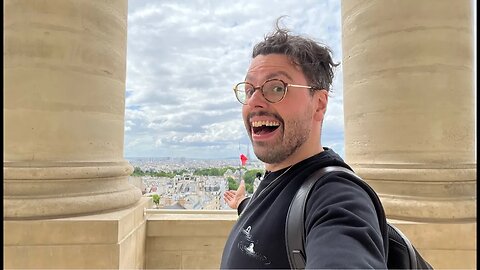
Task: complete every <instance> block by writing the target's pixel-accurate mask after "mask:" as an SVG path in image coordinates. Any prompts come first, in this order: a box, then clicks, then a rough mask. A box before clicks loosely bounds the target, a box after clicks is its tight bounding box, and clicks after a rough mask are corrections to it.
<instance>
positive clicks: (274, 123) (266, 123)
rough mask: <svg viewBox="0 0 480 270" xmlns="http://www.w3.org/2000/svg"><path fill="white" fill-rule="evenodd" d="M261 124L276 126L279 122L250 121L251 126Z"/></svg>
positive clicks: (259, 125)
mask: <svg viewBox="0 0 480 270" xmlns="http://www.w3.org/2000/svg"><path fill="white" fill-rule="evenodd" d="M261 126H267V127H277V126H280V123H278V122H276V121H255V122H252V127H261Z"/></svg>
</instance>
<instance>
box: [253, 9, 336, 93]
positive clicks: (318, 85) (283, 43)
mask: <svg viewBox="0 0 480 270" xmlns="http://www.w3.org/2000/svg"><path fill="white" fill-rule="evenodd" d="M281 19H282V17H280V18H278V19H277V21H276V24H275V29H274V32H272V33H270V34H268V35H266V36H265V39H264V40H263V41H261V42H259V43H257V44H256V45H255V47H254V48H253V52H252V58H255V57H256V56H258V55H268V54H272V53H279V54H285V55H287V56H288V57H289V58H290V60H292V61H293V63H295V64H296V65H298V66H299V67H300V68H301V69H302V71H303V73H304V75H305V77H306V79H307V81H308V83H309V84H311V86H313V87H315V89H326V90H327V91H329V92H330V87H331V85H332V82H333V76H334V69H335V67H337V66H338V65H340V63H334V62H333V59H332V55H331V54H332V51H331V49H330V48H329V47H328V46H326V45H324V44H321V43H319V42H316V41H314V40H313V39H310V38H308V37H303V36H298V35H291V34H290V30H288V29H286V28H281V27H280V26H279V23H280V20H281Z"/></svg>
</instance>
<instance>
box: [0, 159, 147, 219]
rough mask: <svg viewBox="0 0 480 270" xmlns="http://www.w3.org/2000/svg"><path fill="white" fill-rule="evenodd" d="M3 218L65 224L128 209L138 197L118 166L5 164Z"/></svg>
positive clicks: (126, 168) (126, 170) (128, 169)
mask: <svg viewBox="0 0 480 270" xmlns="http://www.w3.org/2000/svg"><path fill="white" fill-rule="evenodd" d="M3 165H4V167H3V175H4V180H3V183H4V184H3V187H4V194H3V199H4V200H3V202H4V205H3V211H4V214H3V217H4V219H7V220H14V219H39V218H64V217H69V216H79V215H88V214H96V213H102V212H106V211H115V210H116V209H122V208H126V207H130V206H131V205H133V204H135V203H136V202H137V201H138V200H139V199H140V198H141V196H142V192H141V191H140V190H139V189H138V188H136V187H135V186H133V185H131V184H130V183H128V176H129V175H130V174H131V173H132V172H133V167H132V166H131V165H130V164H129V163H128V162H126V161H121V162H4V163H3Z"/></svg>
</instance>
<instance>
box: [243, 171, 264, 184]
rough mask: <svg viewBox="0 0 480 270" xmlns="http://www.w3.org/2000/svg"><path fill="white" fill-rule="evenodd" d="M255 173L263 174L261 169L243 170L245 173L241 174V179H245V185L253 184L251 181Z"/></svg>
mask: <svg viewBox="0 0 480 270" xmlns="http://www.w3.org/2000/svg"><path fill="white" fill-rule="evenodd" d="M257 173H261V174H263V170H259V169H255V170H249V171H246V172H245V175H244V176H243V180H245V187H246V186H247V185H246V184H250V185H253V181H254V180H255V176H256V175H257Z"/></svg>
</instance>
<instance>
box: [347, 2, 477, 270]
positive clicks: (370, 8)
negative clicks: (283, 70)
mask: <svg viewBox="0 0 480 270" xmlns="http://www.w3.org/2000/svg"><path fill="white" fill-rule="evenodd" d="M472 15H473V12H472V1H471V0H455V1H452V0H422V1H418V0H389V1H384V0H370V1H358V0H343V1H342V23H343V25H342V30H343V31H342V46H343V72H344V112H345V158H346V161H347V162H348V163H349V164H351V165H352V167H353V168H354V169H355V170H356V172H357V173H358V174H359V175H361V176H362V177H363V178H364V179H365V180H366V181H367V182H368V183H369V184H370V185H371V186H372V187H373V188H374V189H375V190H376V191H377V193H379V195H380V198H381V200H382V202H383V205H384V208H385V210H386V212H387V216H388V217H389V218H391V219H397V220H403V221H414V222H420V223H428V224H432V226H433V225H435V224H437V225H438V224H454V225H455V226H456V225H459V226H464V225H465V224H467V225H468V226H471V227H469V229H467V230H461V231H462V233H463V232H468V233H472V234H473V235H474V234H475V231H474V229H473V230H472V229H471V228H474V227H475V224H476V223H475V220H476V160H475V153H474V151H475V148H474V147H475V145H474V144H475V141H474V140H475V137H474V136H475V125H474V117H475V114H474V110H475V103H474V102H475V99H474V87H473V85H474V79H473V75H474V73H473V72H474V71H473V60H474V59H473V29H472V28H473V22H472ZM461 224H463V225H461ZM448 226H450V225H448ZM432 228H433V227H430V229H432ZM449 228H450V229H449V230H450V232H451V233H453V234H452V235H450V236H448V237H450V238H452V237H453V235H454V234H455V233H456V232H455V231H456V229H455V228H458V226H457V227H453V225H452V227H449ZM457 232H458V233H461V232H460V230H457ZM444 233H445V230H443V232H442V233H440V232H439V234H438V235H435V234H434V232H431V233H430V234H429V236H428V237H431V238H432V241H433V240H434V239H433V238H437V237H444ZM414 234H415V233H414V232H412V234H411V236H412V237H413V238H415V237H417V236H419V237H421V235H417V236H414ZM461 237H463V238H471V235H462V236H461ZM463 238H462V239H463ZM437 240H438V239H437ZM419 241H422V240H419ZM469 241H470V242H473V244H472V245H470V244H471V243H470V242H469V243H468V246H469V247H468V248H466V249H470V248H472V247H473V248H474V249H476V248H475V240H474V239H473V240H469ZM414 243H415V241H414ZM417 243H418V242H417ZM436 243H438V241H437V242H436ZM457 244H458V243H457ZM425 248H428V249H438V250H440V249H442V248H441V247H438V245H437V246H436V247H435V246H430V247H425ZM445 249H446V250H447V249H455V247H454V246H453V245H451V246H449V247H446V248H445ZM458 249H461V248H458ZM438 254H440V253H438ZM439 257H440V255H439ZM439 260H440V259H439ZM445 265H448V264H443V265H442V266H445ZM450 266H452V265H450ZM457 266H458V265H457ZM464 266H465V265H464ZM438 267H440V265H439V266H438ZM452 267H454V266H452ZM467 267H469V265H467ZM461 268H463V267H461Z"/></svg>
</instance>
